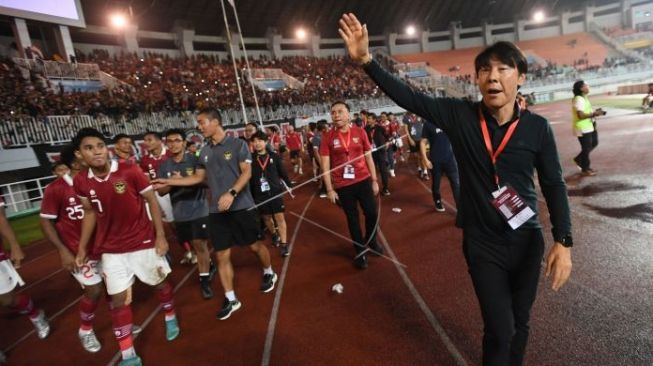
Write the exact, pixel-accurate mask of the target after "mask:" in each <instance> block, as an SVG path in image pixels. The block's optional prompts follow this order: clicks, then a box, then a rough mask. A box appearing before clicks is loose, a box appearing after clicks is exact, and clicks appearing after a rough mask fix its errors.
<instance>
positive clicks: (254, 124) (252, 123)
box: [245, 122, 258, 131]
mask: <svg viewBox="0 0 653 366" xmlns="http://www.w3.org/2000/svg"><path fill="white" fill-rule="evenodd" d="M247 126H253V127H254V128H255V129H256V131H258V125H257V124H256V123H254V122H247V123H245V127H247Z"/></svg>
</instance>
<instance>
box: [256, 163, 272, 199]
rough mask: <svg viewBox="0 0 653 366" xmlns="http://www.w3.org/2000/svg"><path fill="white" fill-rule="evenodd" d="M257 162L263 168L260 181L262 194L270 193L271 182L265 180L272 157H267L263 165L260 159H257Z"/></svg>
mask: <svg viewBox="0 0 653 366" xmlns="http://www.w3.org/2000/svg"><path fill="white" fill-rule="evenodd" d="M256 162H257V163H258V165H259V166H260V167H261V179H260V184H261V192H268V191H270V182H268V180H267V179H266V178H265V168H267V166H268V163H269V162H270V155H266V157H265V161H264V162H263V163H262V164H261V159H259V157H258V156H257V157H256Z"/></svg>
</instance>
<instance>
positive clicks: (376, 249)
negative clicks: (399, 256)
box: [369, 243, 385, 257]
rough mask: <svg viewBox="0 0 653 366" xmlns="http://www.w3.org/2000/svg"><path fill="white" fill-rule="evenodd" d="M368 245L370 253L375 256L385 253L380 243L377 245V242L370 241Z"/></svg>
mask: <svg viewBox="0 0 653 366" xmlns="http://www.w3.org/2000/svg"><path fill="white" fill-rule="evenodd" d="M369 247H370V253H371V254H372V255H375V256H377V257H379V256H381V255H383V254H384V253H385V250H384V249H383V247H382V246H381V245H379V243H372V244H370V245H369Z"/></svg>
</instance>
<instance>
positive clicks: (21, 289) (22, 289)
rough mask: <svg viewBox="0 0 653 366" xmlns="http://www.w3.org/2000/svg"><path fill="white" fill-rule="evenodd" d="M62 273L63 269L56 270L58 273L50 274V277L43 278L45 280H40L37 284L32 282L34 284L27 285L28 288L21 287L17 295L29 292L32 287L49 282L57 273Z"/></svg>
mask: <svg viewBox="0 0 653 366" xmlns="http://www.w3.org/2000/svg"><path fill="white" fill-rule="evenodd" d="M61 271H63V268H59V269H58V270H56V271H54V272H52V273H50V274H49V275H48V276H46V277H43V278H41V279H40V280H38V281H36V282H32V283H30V284H29V285H27V286H24V287H21V288H20V289H19V290H18V291H16V293H17V294H19V293H21V292H23V291H25V290H27V289H28V288H32V287H34V286H36V285H38V284H39V283H41V282H44V281H47V280H49V279H50V278H52V277H54V275H56V274H57V273H59V272H61Z"/></svg>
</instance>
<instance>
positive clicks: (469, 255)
mask: <svg viewBox="0 0 653 366" xmlns="http://www.w3.org/2000/svg"><path fill="white" fill-rule="evenodd" d="M339 32H340V35H341V36H342V38H343V39H344V41H345V44H346V46H347V49H348V51H349V55H350V56H351V58H352V59H353V60H354V61H356V62H358V63H359V64H361V65H363V67H364V68H365V71H366V72H367V74H368V75H369V76H370V77H371V78H372V79H373V80H374V81H375V82H376V83H377V84H378V85H379V86H380V87H381V89H382V90H383V91H384V92H385V93H386V94H387V95H388V96H390V97H391V98H392V99H393V100H394V101H395V102H396V103H397V104H398V105H399V106H401V107H403V108H405V109H406V110H408V111H411V112H413V113H415V114H417V115H419V116H421V117H423V118H425V119H426V120H427V121H431V122H432V123H434V124H435V125H436V126H437V127H439V128H441V129H442V130H443V131H444V132H445V133H446V134H447V136H448V137H449V140H450V141H451V145H452V147H453V151H454V154H455V156H456V160H457V161H458V167H459V169H460V183H461V193H462V194H461V197H460V206H459V209H458V217H457V220H456V221H457V225H458V226H459V227H461V228H462V229H463V251H464V254H465V259H466V261H467V265H468V267H469V273H470V275H471V277H472V282H473V284H474V289H475V291H476V296H477V298H478V301H479V304H480V307H481V314H482V316H483V322H484V335H483V364H484V365H502V366H504V365H521V364H522V362H523V357H524V352H525V348H526V343H527V339H528V329H529V327H528V320H529V317H530V310H531V307H532V305H533V302H534V300H535V295H536V293H537V283H538V279H539V275H540V263H541V261H542V257H543V254H544V238H543V236H542V230H541V225H540V223H539V221H538V219H537V214H536V213H537V212H538V210H537V194H536V192H535V187H534V182H533V173H534V170H535V169H537V173H538V178H539V182H540V187H541V189H542V193H543V194H544V198H545V199H546V203H547V206H548V210H549V214H550V217H551V224H552V226H553V229H552V231H553V238H554V240H555V243H554V244H553V246H552V247H551V249H550V251H549V253H548V256H547V259H546V274H547V275H549V274H552V277H553V278H552V288H553V289H554V290H558V289H559V288H560V287H562V285H564V283H565V282H566V281H567V279H568V278H569V275H570V273H571V249H570V247H571V245H572V239H571V220H570V217H569V203H568V199H567V191H566V187H565V183H564V181H563V179H562V169H561V167H560V161H559V158H558V152H557V149H556V144H555V140H554V138H553V131H552V130H551V126H550V125H549V123H548V121H547V120H546V119H544V118H543V117H541V116H538V115H536V114H533V113H531V112H529V111H522V110H520V109H519V107H518V106H517V104H516V95H517V89H518V88H519V86H520V85H521V84H522V83H523V82H524V80H525V77H526V72H527V63H526V58H525V57H524V55H523V53H522V52H521V51H520V50H519V49H518V48H517V47H515V46H514V45H513V44H512V43H508V42H498V43H496V44H494V45H492V46H491V47H488V48H486V49H485V50H484V51H483V52H481V53H480V54H479V55H478V56H477V57H476V59H475V62H474V64H475V68H476V76H477V82H478V86H479V89H480V91H481V94H482V95H483V100H482V102H472V101H464V100H460V99H453V98H433V97H431V96H428V95H426V94H423V93H420V92H418V91H415V90H414V89H412V88H411V87H410V86H408V85H407V84H405V83H404V82H403V81H401V80H399V79H398V78H396V77H394V76H393V75H392V74H390V73H388V72H387V71H385V70H383V69H382V68H381V66H379V64H378V63H377V62H375V61H373V60H372V58H371V56H370V53H369V39H368V34H367V28H366V26H362V25H361V23H360V22H359V21H358V19H356V17H355V16H354V15H353V14H345V15H343V17H342V19H341V20H340V30H339Z"/></svg>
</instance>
